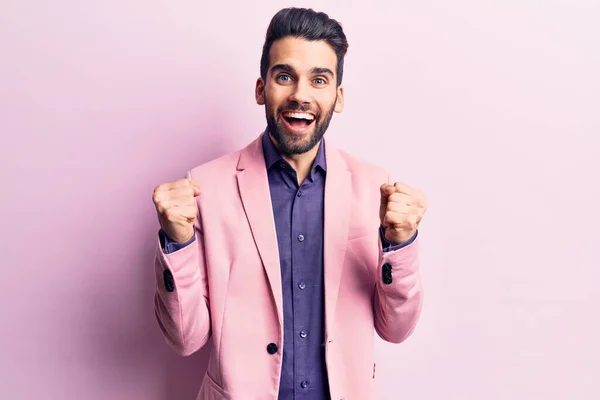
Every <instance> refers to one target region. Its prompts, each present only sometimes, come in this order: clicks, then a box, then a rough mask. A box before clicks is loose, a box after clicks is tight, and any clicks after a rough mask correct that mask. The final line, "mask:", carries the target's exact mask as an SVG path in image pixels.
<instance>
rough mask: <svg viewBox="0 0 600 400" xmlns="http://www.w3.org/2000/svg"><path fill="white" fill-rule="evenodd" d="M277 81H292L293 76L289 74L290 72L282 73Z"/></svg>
mask: <svg viewBox="0 0 600 400" xmlns="http://www.w3.org/2000/svg"><path fill="white" fill-rule="evenodd" d="M277 81H279V82H291V81H292V77H291V76H289V75H288V74H281V75H278V76H277Z"/></svg>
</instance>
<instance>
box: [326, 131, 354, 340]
mask: <svg viewBox="0 0 600 400" xmlns="http://www.w3.org/2000/svg"><path fill="white" fill-rule="evenodd" d="M325 156H326V157H327V178H326V181H325V221H324V259H325V260H324V263H325V265H324V268H325V335H326V337H325V340H326V343H327V342H328V341H329V338H330V337H332V335H333V336H335V333H334V332H332V331H331V327H333V326H334V324H333V321H334V319H333V318H334V316H335V308H336V304H337V299H338V292H339V288H340V280H341V278H342V270H343V266H344V256H345V254H346V245H347V242H348V230H349V227H350V198H351V196H352V193H351V174H350V171H349V170H348V167H347V165H346V162H345V161H344V159H343V158H342V155H341V153H340V152H339V150H337V149H335V148H332V147H331V146H330V145H329V143H327V144H326V145H325Z"/></svg>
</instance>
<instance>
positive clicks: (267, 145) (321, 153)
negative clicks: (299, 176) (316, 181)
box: [262, 129, 327, 172]
mask: <svg viewBox="0 0 600 400" xmlns="http://www.w3.org/2000/svg"><path fill="white" fill-rule="evenodd" d="M262 145H263V152H264V154H265V163H266V165H267V169H270V168H271V167H272V166H273V165H274V164H275V163H276V162H278V161H282V160H283V161H285V160H284V158H283V156H282V155H281V153H280V152H279V150H277V147H275V144H273V141H272V140H271V137H270V136H269V130H268V129H266V130H265V132H264V134H263V138H262ZM316 167H320V168H321V169H322V170H323V171H327V160H326V157H325V138H324V137H323V138H322V139H321V144H320V145H319V150H317V156H316V157H315V161H314V162H313V165H312V168H311V172H312V171H314V170H315V168H316Z"/></svg>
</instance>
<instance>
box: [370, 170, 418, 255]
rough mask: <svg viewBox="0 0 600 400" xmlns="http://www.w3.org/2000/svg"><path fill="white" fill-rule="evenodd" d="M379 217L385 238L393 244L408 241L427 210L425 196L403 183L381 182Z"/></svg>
mask: <svg viewBox="0 0 600 400" xmlns="http://www.w3.org/2000/svg"><path fill="white" fill-rule="evenodd" d="M380 190H381V205H380V207H379V219H380V220H381V226H383V229H384V230H385V238H386V240H387V241H389V242H390V243H392V244H393V245H397V244H402V243H404V242H406V241H408V240H409V239H410V238H411V237H413V235H414V234H415V233H416V232H417V229H418V227H419V223H420V222H421V219H422V218H423V215H424V214H425V211H426V210H427V203H426V201H425V196H424V195H423V193H421V192H420V191H418V190H416V189H413V188H411V187H410V186H408V185H405V184H403V183H398V182H396V183H394V184H393V185H389V184H387V183H386V184H383V185H381V187H380Z"/></svg>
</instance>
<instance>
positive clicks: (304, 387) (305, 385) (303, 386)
mask: <svg viewBox="0 0 600 400" xmlns="http://www.w3.org/2000/svg"><path fill="white" fill-rule="evenodd" d="M307 386H308V382H306V381H302V382H300V387H301V388H302V389H306V387H307Z"/></svg>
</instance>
